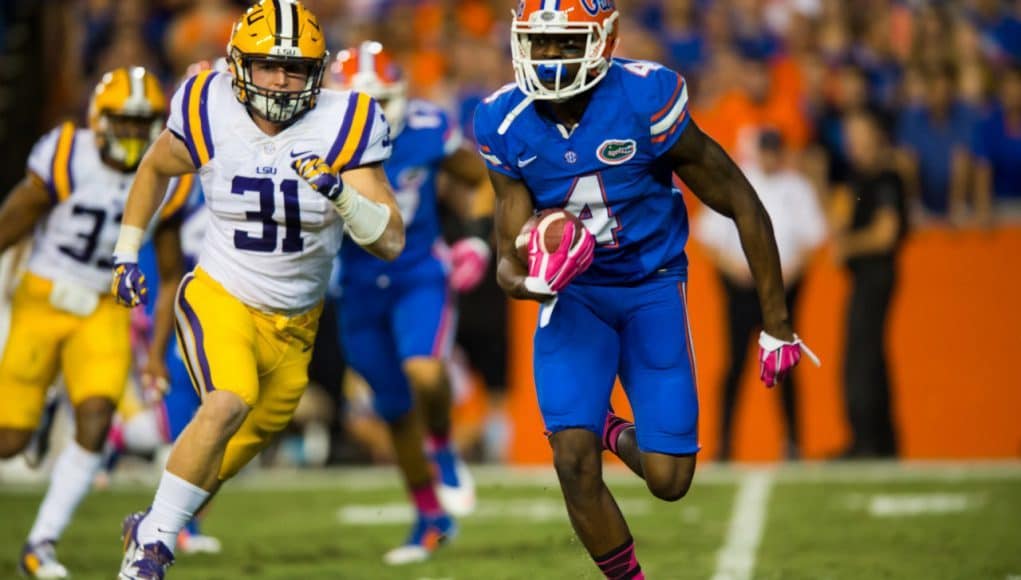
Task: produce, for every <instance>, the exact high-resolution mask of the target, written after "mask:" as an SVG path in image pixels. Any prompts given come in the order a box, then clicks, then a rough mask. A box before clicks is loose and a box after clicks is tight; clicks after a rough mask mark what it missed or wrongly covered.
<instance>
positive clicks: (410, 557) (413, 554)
mask: <svg viewBox="0 0 1021 580" xmlns="http://www.w3.org/2000/svg"><path fill="white" fill-rule="evenodd" d="M429 554H430V552H429V550H426V549H425V548H423V547H422V546H398V547H396V548H394V549H393V550H390V551H389V552H387V553H386V554H383V563H384V564H387V565H389V566H404V565H405V564H417V563H419V562H425V561H426V560H428V559H429Z"/></svg>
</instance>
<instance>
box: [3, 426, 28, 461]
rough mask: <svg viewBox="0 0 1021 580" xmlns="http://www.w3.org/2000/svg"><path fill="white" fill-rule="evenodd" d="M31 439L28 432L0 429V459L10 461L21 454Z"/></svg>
mask: <svg viewBox="0 0 1021 580" xmlns="http://www.w3.org/2000/svg"><path fill="white" fill-rule="evenodd" d="M31 439H32V431H30V430H27V429H11V428H9V427H3V428H0V459H10V458H11V457H14V456H15V455H17V454H19V453H21V451H22V450H23V449H25V446H26V445H28V442H29V441H30V440H31Z"/></svg>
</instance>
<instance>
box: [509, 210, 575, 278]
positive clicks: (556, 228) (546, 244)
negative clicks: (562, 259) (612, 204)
mask: <svg viewBox="0 0 1021 580" xmlns="http://www.w3.org/2000/svg"><path fill="white" fill-rule="evenodd" d="M568 221H571V222H574V224H575V226H577V227H575V229H574V232H575V233H574V240H573V241H572V243H574V242H577V241H578V240H579V239H580V238H581V236H582V228H583V227H584V226H583V225H582V223H581V220H580V219H578V216H576V215H574V214H573V213H571V212H569V211H567V210H565V209H563V208H559V207H552V208H549V209H544V210H542V211H540V212H539V213H537V214H535V215H533V216H532V217H530V218H528V221H526V222H525V225H524V226H522V227H521V231H520V232H519V233H518V236H517V238H515V240H514V247H515V248H516V249H517V251H518V257H520V258H521V261H523V262H525V263H526V264H527V263H528V239H529V237H531V235H532V230H534V229H535V228H539V231H540V232H542V246H543V250H544V251H545V252H547V253H550V252H555V251H557V249H558V248H559V247H560V240H561V238H562V237H563V235H564V226H566V225H567V222H568Z"/></svg>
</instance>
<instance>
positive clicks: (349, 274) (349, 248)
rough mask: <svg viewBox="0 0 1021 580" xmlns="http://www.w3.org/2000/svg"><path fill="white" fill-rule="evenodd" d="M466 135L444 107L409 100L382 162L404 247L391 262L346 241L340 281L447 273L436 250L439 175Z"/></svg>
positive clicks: (342, 255) (438, 224)
mask: <svg viewBox="0 0 1021 580" xmlns="http://www.w3.org/2000/svg"><path fill="white" fill-rule="evenodd" d="M461 140H462V137H461V131H460V130H459V129H458V128H457V126H456V125H455V124H453V123H451V121H450V118H449V117H448V116H447V113H446V112H444V111H443V109H441V108H439V107H438V106H436V105H434V104H432V103H428V102H425V101H418V100H413V101H410V102H409V103H408V112H407V119H406V122H405V127H404V129H403V130H402V131H401V132H400V134H399V135H397V137H396V138H395V139H394V140H393V153H392V154H391V155H390V158H389V159H387V160H386V161H385V162H384V163H383V169H384V170H385V171H386V176H387V179H389V181H390V185H391V187H392V188H393V190H394V193H395V195H396V197H397V206H398V207H399V208H400V210H401V217H403V218H404V228H405V244H404V251H403V252H402V253H401V255H400V256H399V257H398V258H397V259H396V260H394V261H393V262H386V261H383V260H380V259H379V258H377V257H375V256H373V255H372V254H370V253H368V252H366V251H365V250H364V249H362V247H361V246H359V245H358V244H355V243H353V242H351V241H350V240H345V242H344V244H343V246H341V249H340V263H341V269H340V272H341V273H340V282H341V284H343V285H347V284H352V283H356V284H357V283H366V282H370V283H373V284H374V283H375V281H376V280H377V279H378V278H379V277H380V276H383V275H385V276H387V277H389V278H394V277H399V276H401V275H402V274H403V275H406V276H407V275H415V274H425V273H426V272H425V271H428V272H429V273H439V274H442V272H443V268H442V265H441V264H440V262H439V260H438V259H437V258H436V257H435V256H434V255H433V247H434V245H435V244H436V242H437V240H439V238H440V221H439V215H438V213H437V207H436V203H437V202H436V176H437V174H438V173H439V169H440V164H441V163H442V162H443V160H444V159H446V158H447V157H448V156H450V155H451V154H453V153H454V151H456V150H457V148H458V147H459V146H460V145H461Z"/></svg>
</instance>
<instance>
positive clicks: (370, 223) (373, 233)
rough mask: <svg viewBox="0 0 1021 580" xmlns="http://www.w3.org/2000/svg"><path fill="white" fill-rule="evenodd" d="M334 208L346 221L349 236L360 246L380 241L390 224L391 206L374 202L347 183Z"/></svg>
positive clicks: (334, 203)
mask: <svg viewBox="0 0 1021 580" xmlns="http://www.w3.org/2000/svg"><path fill="white" fill-rule="evenodd" d="M333 207H334V208H335V209H336V210H337V213H339V214H340V217H342V218H343V219H344V224H345V225H346V226H347V233H348V235H349V236H351V239H352V240H354V241H355V243H357V244H358V245H359V246H367V245H369V244H371V243H373V242H375V241H376V240H378V239H379V238H380V237H381V236H382V235H383V232H385V231H386V226H387V224H389V223H390V206H388V205H386V204H383V203H379V202H376V201H372V200H371V199H369V198H367V197H365V196H364V195H362V194H360V193H358V190H356V189H355V188H353V187H351V186H350V185H348V184H347V183H345V184H344V189H343V191H341V192H340V195H338V196H337V201H335V202H333Z"/></svg>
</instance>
